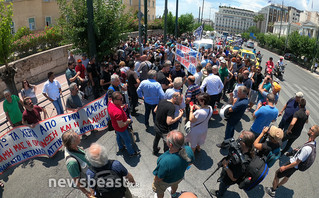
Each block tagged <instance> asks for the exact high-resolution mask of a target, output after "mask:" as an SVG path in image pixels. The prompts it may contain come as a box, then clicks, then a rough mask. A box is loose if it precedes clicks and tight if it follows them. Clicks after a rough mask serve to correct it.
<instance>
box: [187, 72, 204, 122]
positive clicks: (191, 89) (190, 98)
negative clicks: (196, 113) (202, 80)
mask: <svg viewBox="0 0 319 198" xmlns="http://www.w3.org/2000/svg"><path fill="white" fill-rule="evenodd" d="M187 83H188V89H187V91H186V94H185V104H186V122H187V121H188V119H189V103H190V102H193V103H194V104H196V102H197V95H198V94H200V93H201V91H200V87H199V85H197V84H195V76H188V78H187Z"/></svg>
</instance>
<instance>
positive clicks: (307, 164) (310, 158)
mask: <svg viewBox="0 0 319 198" xmlns="http://www.w3.org/2000/svg"><path fill="white" fill-rule="evenodd" d="M305 146H310V147H311V148H312V151H311V153H310V155H309V156H308V158H307V159H306V160H305V161H304V162H300V163H299V164H298V170H300V171H305V170H307V169H308V168H310V166H311V165H312V164H313V163H314V161H315V159H316V144H309V143H306V144H304V146H303V147H305ZM303 147H302V148H303ZM302 148H301V149H299V151H298V152H297V155H299V154H300V152H301V150H302Z"/></svg>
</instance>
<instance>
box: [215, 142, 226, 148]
mask: <svg viewBox="0 0 319 198" xmlns="http://www.w3.org/2000/svg"><path fill="white" fill-rule="evenodd" d="M216 146H217V147H218V148H220V149H223V148H226V147H225V144H223V143H219V144H216Z"/></svg>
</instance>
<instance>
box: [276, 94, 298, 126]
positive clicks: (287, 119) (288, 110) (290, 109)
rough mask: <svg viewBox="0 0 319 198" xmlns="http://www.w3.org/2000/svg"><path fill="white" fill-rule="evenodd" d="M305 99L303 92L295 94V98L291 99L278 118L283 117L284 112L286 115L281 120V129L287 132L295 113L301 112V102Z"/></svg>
mask: <svg viewBox="0 0 319 198" xmlns="http://www.w3.org/2000/svg"><path fill="white" fill-rule="evenodd" d="M302 98H303V93H302V92H297V93H296V94H295V97H293V98H290V99H289V100H288V101H287V103H286V105H285V106H284V107H283V108H282V110H281V111H280V112H279V114H278V116H281V115H282V113H283V112H285V113H284V115H283V116H282V118H281V121H280V123H279V126H278V127H279V128H281V129H283V130H284V131H286V130H287V129H288V127H289V125H290V123H291V121H292V118H293V115H294V114H295V112H297V111H298V110H299V102H300V100H301V99H302Z"/></svg>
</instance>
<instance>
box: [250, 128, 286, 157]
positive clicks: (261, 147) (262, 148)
mask: <svg viewBox="0 0 319 198" xmlns="http://www.w3.org/2000/svg"><path fill="white" fill-rule="evenodd" d="M266 133H268V137H269V138H268V140H267V141H265V142H260V140H261V138H262V137H263V136H264V135H265V134H266ZM283 137H284V132H283V130H282V129H280V128H278V127H276V126H271V127H270V128H269V127H265V128H264V129H263V130H262V132H261V133H260V135H259V136H258V137H257V139H256V140H255V142H254V147H255V148H256V149H257V150H258V151H259V154H261V155H262V156H267V155H268V154H269V153H270V151H274V150H275V149H278V148H280V146H281V140H282V138H283Z"/></svg>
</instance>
